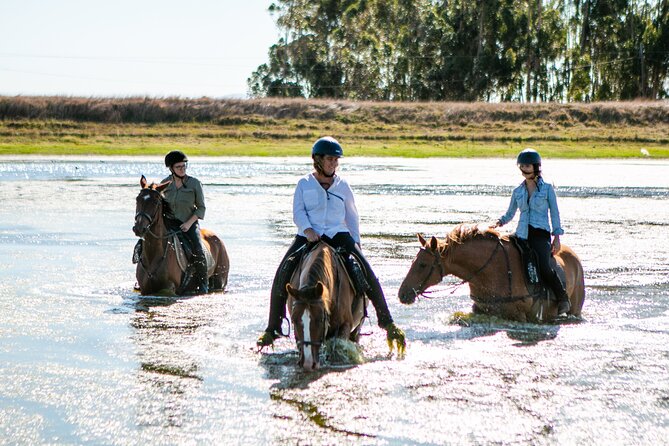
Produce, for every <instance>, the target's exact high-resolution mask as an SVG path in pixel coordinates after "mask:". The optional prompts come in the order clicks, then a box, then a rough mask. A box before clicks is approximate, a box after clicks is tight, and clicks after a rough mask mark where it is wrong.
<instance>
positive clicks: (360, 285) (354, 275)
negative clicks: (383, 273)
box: [344, 256, 369, 295]
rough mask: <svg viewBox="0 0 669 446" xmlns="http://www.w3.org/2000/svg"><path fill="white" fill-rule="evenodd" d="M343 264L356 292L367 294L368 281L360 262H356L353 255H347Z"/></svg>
mask: <svg viewBox="0 0 669 446" xmlns="http://www.w3.org/2000/svg"><path fill="white" fill-rule="evenodd" d="M344 265H346V271H348V275H349V276H351V279H352V280H353V284H354V285H355V292H356V294H357V295H361V294H367V291H368V290H369V283H368V282H367V279H366V278H365V272H364V271H363V269H362V266H361V265H360V263H358V261H357V260H356V259H355V258H354V257H353V256H348V257H347V258H346V259H345V262H344Z"/></svg>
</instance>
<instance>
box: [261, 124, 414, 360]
mask: <svg viewBox="0 0 669 446" xmlns="http://www.w3.org/2000/svg"><path fill="white" fill-rule="evenodd" d="M343 154H344V152H343V150H342V147H341V145H340V144H339V142H337V140H336V139H334V138H332V137H329V136H326V137H324V138H320V139H319V140H317V141H316V143H315V144H314V145H313V147H312V149H311V158H312V159H313V161H314V171H313V172H312V173H310V174H308V175H306V176H304V177H302V178H301V179H300V180H299V181H298V183H297V187H296V189H295V194H294V196H293V221H294V222H295V225H296V226H297V235H296V236H295V240H294V241H293V244H292V245H291V246H290V248H288V252H287V253H286V255H285V256H284V258H283V260H282V261H281V264H280V265H279V268H278V269H277V271H276V275H275V276H274V282H273V284H272V291H271V296H270V313H269V322H268V324H267V328H266V329H265V332H264V333H263V334H262V335H261V336H260V337H259V338H258V342H257V344H258V346H259V347H261V348H262V347H265V346H268V345H271V344H272V343H273V342H274V340H275V339H277V338H278V337H280V336H285V335H284V334H283V333H282V331H281V324H282V322H283V320H284V319H285V318H286V300H287V298H288V296H287V292H286V288H285V287H286V283H288V282H290V279H291V277H292V275H293V272H294V271H295V268H296V267H297V265H298V263H299V260H300V258H301V256H302V253H303V252H304V251H305V249H304V248H305V246H306V245H307V244H308V243H315V242H318V241H319V240H321V239H322V240H324V241H326V242H327V243H328V244H330V245H331V246H332V247H333V248H339V249H340V250H342V251H343V252H344V256H345V258H348V257H349V256H350V255H351V254H353V255H354V256H355V257H357V259H358V260H359V261H360V263H361V267H362V270H363V271H362V272H363V274H364V276H365V279H366V282H367V283H366V285H367V287H366V289H365V290H363V291H365V293H366V294H367V297H369V299H370V301H371V302H372V305H373V306H374V309H375V310H376V315H377V319H378V324H379V326H380V327H381V328H383V329H385V330H386V331H387V332H388V337H389V339H398V338H399V337H401V338H402V340H403V339H404V333H403V332H402V331H401V330H400V329H399V328H398V327H397V326H396V325H395V324H394V323H393V318H392V316H391V315H390V310H389V309H388V304H387V303H386V299H385V297H384V295H383V289H382V288H381V284H380V283H379V279H378V278H377V277H376V275H375V274H374V271H372V267H371V266H370V265H369V263H368V262H367V259H365V256H364V255H363V254H362V251H361V250H360V223H359V216H358V210H357V209H356V207H355V198H354V196H353V191H352V190H351V187H350V186H349V184H348V182H347V181H346V180H345V179H343V178H341V177H340V176H339V175H337V174H336V173H335V171H336V170H337V167H338V166H339V158H340V157H341V156H343ZM346 263H347V264H348V265H350V262H346ZM351 273H353V272H352V271H350V270H349V274H351Z"/></svg>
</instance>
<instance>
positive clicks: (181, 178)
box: [170, 167, 186, 181]
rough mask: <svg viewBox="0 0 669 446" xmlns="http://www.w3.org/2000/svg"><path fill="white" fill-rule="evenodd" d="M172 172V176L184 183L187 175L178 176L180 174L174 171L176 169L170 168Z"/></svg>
mask: <svg viewBox="0 0 669 446" xmlns="http://www.w3.org/2000/svg"><path fill="white" fill-rule="evenodd" d="M170 172H172V175H173V176H175V177H177V178H179V179H180V180H181V181H183V179H184V178H186V175H185V174H184V175H178V174H177V173H176V172H175V171H174V169H172V167H170Z"/></svg>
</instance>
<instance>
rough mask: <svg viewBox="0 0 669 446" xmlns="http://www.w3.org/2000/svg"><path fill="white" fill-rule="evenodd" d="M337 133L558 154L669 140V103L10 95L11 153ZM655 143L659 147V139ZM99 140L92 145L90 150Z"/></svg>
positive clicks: (222, 146) (5, 142)
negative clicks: (426, 101)
mask: <svg viewBox="0 0 669 446" xmlns="http://www.w3.org/2000/svg"><path fill="white" fill-rule="evenodd" d="M326 134H329V135H333V136H335V137H337V138H338V139H340V140H342V142H345V143H346V144H347V147H349V148H351V149H352V153H353V154H371V155H389V156H393V155H395V156H500V155H501V156H505V155H506V154H507V152H508V153H512V152H513V151H514V150H516V149H517V148H518V147H523V146H526V145H532V146H533V147H537V148H545V149H546V150H550V151H551V153H552V154H553V156H578V157H581V156H585V157H589V156H605V157H609V156H624V157H627V156H639V150H640V149H641V148H647V150H649V151H651V153H653V156H658V157H667V156H669V152H668V149H667V145H668V143H669V103H667V102H610V103H594V104H543V103H542V104H519V103H503V104H485V103H443V102H440V103H437V102H433V103H395V102H350V101H328V100H300V99H262V100H261V99H254V100H215V99H208V98H202V99H178V98H163V99H150V98H120V99H110V98H72V97H0V151H2V152H3V153H44V151H49V152H54V151H56V152H59V153H62V152H65V153H67V150H68V149H67V148H68V147H70V148H71V150H72V151H73V152H77V153H109V154H113V153H114V151H115V150H118V151H120V152H121V153H136V154H143V153H154V152H161V151H163V150H165V149H169V148H172V147H174V146H181V147H189V148H194V149H196V150H201V151H202V152H203V153H206V154H223V155H227V154H249V155H267V154H270V155H271V154H276V155H290V154H293V152H297V153H300V151H302V152H303V151H304V147H305V146H308V145H309V144H310V143H311V142H313V140H314V139H316V138H318V137H320V136H323V135H326ZM651 149H652V150H651ZM87 151H88V152H87Z"/></svg>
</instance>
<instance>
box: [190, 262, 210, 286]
mask: <svg viewBox="0 0 669 446" xmlns="http://www.w3.org/2000/svg"><path fill="white" fill-rule="evenodd" d="M194 266H195V274H194V275H193V285H194V286H195V290H194V292H195V294H207V293H208V292H209V278H208V277H207V262H206V261H205V260H204V259H201V260H198V261H196V262H195V265H194Z"/></svg>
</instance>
